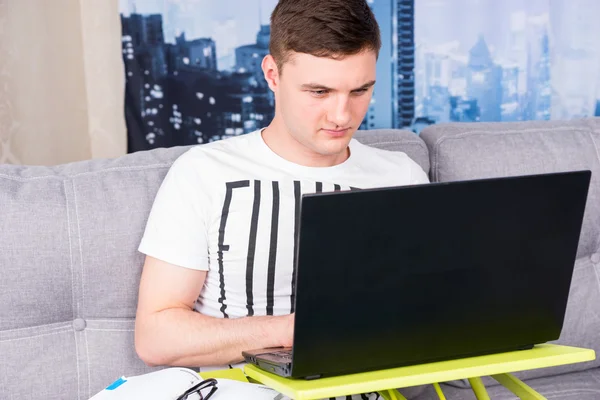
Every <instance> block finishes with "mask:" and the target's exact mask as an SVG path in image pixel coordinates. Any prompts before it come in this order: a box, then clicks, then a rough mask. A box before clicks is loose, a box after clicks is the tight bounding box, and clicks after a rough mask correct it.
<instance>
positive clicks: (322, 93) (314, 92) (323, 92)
mask: <svg viewBox="0 0 600 400" xmlns="http://www.w3.org/2000/svg"><path fill="white" fill-rule="evenodd" d="M310 93H311V94H312V95H313V96H316V97H323V96H325V95H326V94H327V90H311V91H310Z"/></svg>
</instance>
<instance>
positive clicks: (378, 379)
mask: <svg viewBox="0 0 600 400" xmlns="http://www.w3.org/2000/svg"><path fill="white" fill-rule="evenodd" d="M595 358H596V354H595V352H594V350H589V349H582V348H577V347H569V346H560V345H554V344H542V345H538V346H535V347H534V348H532V349H531V350H520V351H513V352H508V353H501V354H492V355H487V356H478V357H470V358H462V359H458V360H450V361H441V362H435V363H429V364H421V365H412V366H408V367H399V368H391V369H386V370H381V371H371V372H363V373H359V374H352V375H344V376H336V377H331V378H321V379H315V380H305V379H291V378H282V377H280V376H277V375H274V374H272V373H269V372H266V371H263V370H261V369H259V368H258V367H256V366H254V365H246V366H245V368H244V372H245V373H246V375H247V376H248V377H249V378H251V379H253V380H255V381H257V382H259V383H261V384H263V385H266V386H269V387H271V388H273V389H275V390H277V391H278V392H280V393H282V394H284V395H286V396H288V397H290V398H292V399H294V400H311V399H327V398H330V397H337V396H345V395H352V394H359V393H371V392H379V393H380V394H381V395H382V396H383V397H384V398H386V399H387V400H397V399H402V400H406V398H405V397H404V396H402V395H401V394H400V392H398V391H397V390H396V389H398V388H404V387H410V386H419V385H427V384H433V385H434V387H435V390H436V393H437V394H438V396H439V398H440V399H442V400H445V399H446V398H445V396H444V394H443V392H442V389H441V387H440V385H439V383H438V382H447V381H453V380H458V379H468V380H469V382H470V383H471V387H472V389H473V392H474V393H475V396H476V397H477V399H478V400H486V399H490V397H489V395H488V393H487V391H486V389H485V386H484V385H483V382H482V380H481V377H482V376H491V377H492V378H494V379H495V380H497V381H498V382H499V383H500V384H502V385H503V386H504V387H506V388H507V389H508V390H510V391H511V392H513V393H514V394H515V395H516V396H518V397H519V398H520V399H523V400H534V399H535V400H540V399H545V398H544V397H543V396H542V395H540V394H539V393H537V392H536V391H535V390H533V389H532V388H531V387H529V386H527V385H526V384H525V383H524V382H522V381H521V380H519V379H517V378H516V377H515V376H514V375H512V374H511V372H518V371H526V370H532V369H537V368H547V367H554V366H559V365H566V364H575V363H580V362H586V361H592V360H595Z"/></svg>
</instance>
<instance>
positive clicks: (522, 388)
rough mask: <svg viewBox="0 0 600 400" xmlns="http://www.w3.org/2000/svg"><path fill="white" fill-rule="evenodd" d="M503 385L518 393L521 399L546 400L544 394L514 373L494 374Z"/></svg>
mask: <svg viewBox="0 0 600 400" xmlns="http://www.w3.org/2000/svg"><path fill="white" fill-rule="evenodd" d="M492 378H494V379H495V380H497V381H498V382H499V383H500V384H501V385H502V386H504V387H505V388H507V389H508V390H510V391H511V392H513V393H514V394H516V395H517V396H518V397H519V398H520V399H521V400H546V398H545V397H544V396H542V395H541V394H539V393H538V392H536V391H535V390H533V389H532V388H531V387H529V386H527V385H526V384H525V383H524V382H523V381H522V380H520V379H519V378H517V377H516V376H514V375H512V374H499V375H492Z"/></svg>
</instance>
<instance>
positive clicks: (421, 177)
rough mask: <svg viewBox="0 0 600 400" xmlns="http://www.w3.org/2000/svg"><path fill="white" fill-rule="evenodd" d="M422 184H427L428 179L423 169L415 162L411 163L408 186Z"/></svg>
mask: <svg viewBox="0 0 600 400" xmlns="http://www.w3.org/2000/svg"><path fill="white" fill-rule="evenodd" d="M424 183H429V177H428V176H427V174H426V173H425V171H423V168H421V166H420V165H419V164H417V163H416V162H415V161H412V168H411V172H410V184H411V185H420V184H424Z"/></svg>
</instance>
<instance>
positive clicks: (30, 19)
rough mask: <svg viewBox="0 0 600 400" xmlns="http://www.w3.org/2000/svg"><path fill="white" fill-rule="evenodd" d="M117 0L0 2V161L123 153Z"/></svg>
mask: <svg viewBox="0 0 600 400" xmlns="http://www.w3.org/2000/svg"><path fill="white" fill-rule="evenodd" d="M118 8H119V6H118V0H102V1H85V0H52V1H47V0H0V163H11V164H30V165H54V164H60V163H67V162H72V161H79V160H85V159H90V158H105V157H116V156H119V155H122V154H125V152H126V141H127V139H126V129H125V122H124V117H123V107H124V101H123V87H124V74H123V64H122V61H121V52H120V47H121V28H120V20H119V13H118Z"/></svg>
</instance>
